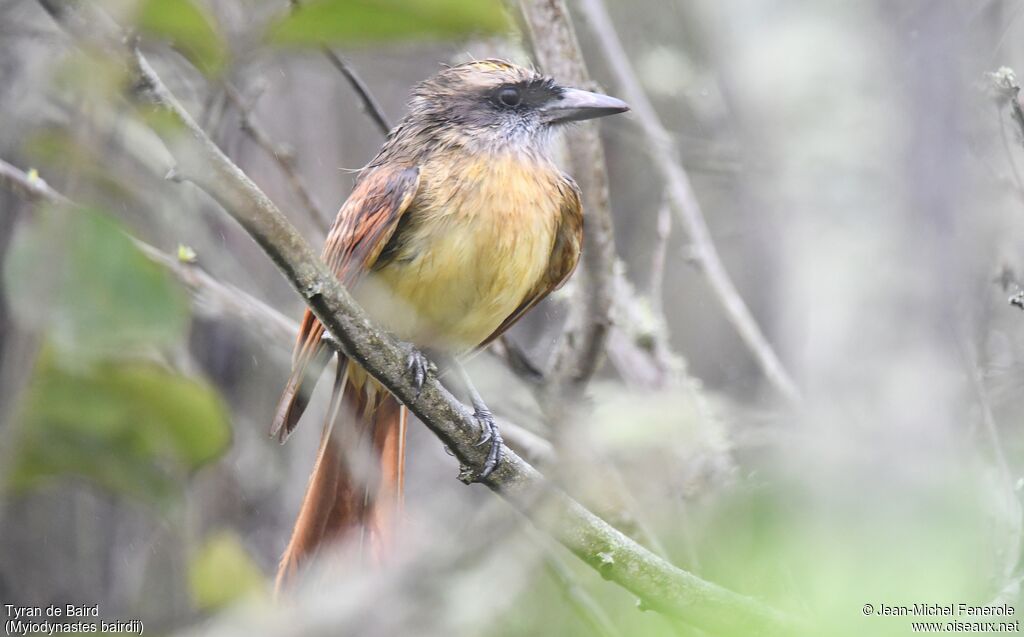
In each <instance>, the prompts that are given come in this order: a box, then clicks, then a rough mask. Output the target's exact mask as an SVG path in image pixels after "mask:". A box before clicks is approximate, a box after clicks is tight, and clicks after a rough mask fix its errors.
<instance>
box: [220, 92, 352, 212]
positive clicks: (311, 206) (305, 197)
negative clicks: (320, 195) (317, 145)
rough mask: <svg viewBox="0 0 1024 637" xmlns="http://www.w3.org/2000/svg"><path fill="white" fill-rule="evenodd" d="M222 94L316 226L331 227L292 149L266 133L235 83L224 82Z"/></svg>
mask: <svg viewBox="0 0 1024 637" xmlns="http://www.w3.org/2000/svg"><path fill="white" fill-rule="evenodd" d="M224 94H225V95H226V96H227V98H228V101H229V102H231V103H232V104H233V105H234V107H235V108H236V109H237V110H238V118H239V122H240V124H241V127H242V132H244V133H245V134H246V135H248V136H249V138H250V139H251V140H253V141H254V142H255V143H256V145H257V146H259V147H260V148H262V149H263V151H264V152H266V153H267V155H269V156H270V157H271V159H273V160H274V163H276V164H277V166H278V168H280V169H281V172H282V173H283V174H284V176H285V178H286V179H287V180H288V185H289V186H291V189H292V192H293V193H295V196H296V197H297V198H298V200H299V202H300V203H301V204H302V207H303V208H305V210H306V214H308V215H309V217H310V219H312V221H313V222H314V223H315V224H316V225H317V227H318V228H320V229H321V230H323V231H325V232H326V231H327V229H328V228H330V226H331V222H332V221H333V219H331V218H330V217H328V216H327V214H325V213H324V209H323V208H321V207H320V205H319V204H318V203H317V201H316V198H315V197H314V196H313V193H312V192H310V190H309V188H308V187H307V186H306V181H305V180H304V179H303V178H302V175H301V174H299V171H298V170H297V169H296V168H295V155H294V153H293V152H292V151H291V150H289V149H286V148H282V147H281V145H279V144H276V143H274V140H272V139H271V138H270V135H268V134H267V132H266V131H265V130H264V129H263V127H262V126H260V124H259V122H258V121H257V120H256V117H255V115H253V113H252V108H251V107H250V106H249V105H248V104H246V103H245V100H244V99H243V98H242V96H241V95H240V94H239V93H238V91H237V90H236V89H235V87H233V86H231V85H230V84H224Z"/></svg>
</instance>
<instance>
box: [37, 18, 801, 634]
mask: <svg viewBox="0 0 1024 637" xmlns="http://www.w3.org/2000/svg"><path fill="white" fill-rule="evenodd" d="M40 3H41V4H43V6H44V8H46V9H47V10H48V11H49V12H50V14H51V15H53V16H54V18H55V19H56V20H57V21H58V22H63V20H65V19H68V15H67V14H69V13H76V12H77V10H78V9H79V8H80V7H83V6H90V7H91V5H88V3H77V2H67V3H65V2H61V1H59V0H40ZM90 10H91V11H95V9H94V8H91V9H90ZM79 15H81V14H79ZM88 15H89V14H85V18H86V20H85V22H86V24H87V26H89V27H90V29H89V32H90V33H92V34H93V35H94V37H101V38H104V39H107V40H108V41H113V42H124V41H125V40H124V37H123V33H121V32H120V29H116V30H115V31H113V32H109V33H107V32H101V31H100V29H101V28H102V27H103V26H104V25H101V24H89V21H88ZM133 53H134V54H133V56H132V58H131V60H130V64H131V70H132V72H133V75H134V76H135V79H136V84H137V86H138V87H139V89H140V90H138V91H137V92H136V95H137V97H138V98H139V99H142V100H144V101H145V102H146V103H148V104H150V105H151V106H153V107H155V108H157V109H159V110H161V111H162V112H164V113H165V114H167V115H169V116H171V117H172V118H174V119H175V120H176V121H177V122H178V123H179V124H180V125H181V126H182V127H183V128H184V130H185V131H187V136H183V135H180V134H177V133H176V132H174V131H170V130H167V129H164V128H161V129H159V130H154V132H156V133H157V134H158V135H160V136H161V137H162V138H163V139H164V141H165V143H166V144H167V145H168V147H169V149H168V150H169V151H170V152H171V154H172V155H173V156H174V158H175V159H176V160H177V162H178V167H179V171H178V172H179V174H180V175H181V176H182V177H184V178H186V179H188V180H190V181H192V182H193V183H195V184H196V185H198V186H199V187H200V188H202V189H203V190H205V191H206V192H207V193H208V194H209V195H210V196H211V197H212V198H213V199H214V200H216V201H217V202H218V203H219V204H220V205H221V206H222V207H223V208H224V210H225V211H226V212H228V214H230V215H231V216H232V217H233V218H234V219H235V220H236V221H237V222H238V223H239V224H240V225H241V226H242V227H243V228H244V229H245V230H246V232H248V233H249V235H250V236H251V237H252V238H253V239H254V240H255V241H256V242H257V243H258V244H259V245H260V247H261V248H263V250H264V251H265V252H266V254H267V255H268V256H269V257H270V258H271V259H272V260H273V261H274V263H275V264H277V266H278V268H279V269H280V270H281V272H282V274H284V276H285V277H286V278H287V279H288V281H289V283H291V285H292V286H293V287H294V289H295V290H296V291H297V292H298V293H299V294H300V295H301V296H302V298H303V299H304V300H305V302H306V303H307V304H308V306H309V307H310V309H311V310H312V312H313V313H314V314H315V316H316V317H317V318H318V319H319V320H320V321H321V322H322V323H323V324H324V325H325V327H326V328H327V329H328V331H330V333H331V334H332V335H333V336H334V338H335V339H336V341H337V344H338V345H340V349H341V351H343V352H344V353H345V355H346V356H348V357H349V358H350V360H353V361H355V362H357V363H358V364H359V365H361V366H362V367H363V368H364V369H365V370H366V371H367V372H368V373H369V374H370V375H371V376H372V377H373V378H375V379H376V380H378V381H379V382H381V383H382V384H383V385H384V386H385V387H386V388H387V389H388V390H389V391H390V392H391V393H392V394H393V395H395V396H396V397H397V398H398V399H399V400H401V401H402V402H403V403H404V404H405V405H406V406H407V407H409V409H410V410H411V411H412V412H413V413H414V414H415V415H416V416H417V417H418V418H419V419H420V420H421V421H422V422H423V423H424V424H425V425H426V426H427V427H428V428H429V429H431V431H433V432H434V433H435V435H437V436H438V438H440V439H441V441H442V442H443V443H444V444H446V445H447V446H448V447H449V448H450V449H451V450H452V452H453V453H454V455H455V456H456V457H457V458H458V459H459V461H460V462H461V463H462V464H463V465H464V467H479V466H482V465H483V462H484V460H485V459H486V454H487V449H486V448H483V447H480V446H477V440H478V438H479V425H478V424H477V422H476V419H475V418H474V416H473V414H472V413H471V412H470V410H469V409H468V408H466V407H465V406H464V405H462V404H461V403H459V402H458V401H457V400H455V398H454V397H453V396H452V395H451V393H449V392H448V391H447V390H446V389H445V388H444V387H443V386H442V385H441V384H440V383H439V382H437V379H436V378H435V377H434V376H433V375H430V376H428V378H427V379H426V382H425V383H424V384H423V386H422V388H421V389H418V388H417V387H416V386H415V385H414V383H413V381H412V379H411V378H409V374H408V373H407V372H406V363H405V361H406V357H407V350H406V349H405V348H403V347H401V346H400V345H399V344H398V343H397V342H396V341H395V340H394V339H393V338H392V337H390V336H389V335H388V334H386V333H385V332H383V331H382V330H380V329H379V328H377V327H376V326H374V325H373V324H372V323H371V321H370V319H369V317H367V315H366V314H365V312H364V311H363V310H362V309H361V308H360V307H359V306H358V305H357V304H356V303H355V301H354V300H353V299H352V297H351V296H350V294H349V293H348V291H347V290H346V289H345V288H344V286H342V284H341V282H340V281H339V280H338V279H337V278H336V277H335V276H334V274H333V272H332V271H331V270H330V269H329V268H328V267H327V266H326V265H325V264H324V263H323V262H322V261H321V260H320V259H319V258H318V257H317V256H316V254H315V253H314V252H313V251H312V249H310V247H309V246H308V245H307V244H306V242H305V240H304V239H303V238H302V236H301V235H300V234H299V233H298V232H297V231H296V230H295V228H294V226H292V225H291V224H290V223H289V222H288V220H287V218H285V216H284V215H283V214H281V212H280V210H278V209H277V207H276V206H275V205H274V204H273V202H271V201H270V199H269V198H268V197H267V196H266V195H265V194H264V193H263V192H262V191H261V190H260V189H259V187H258V186H256V184H255V183H253V182H252V180H251V179H249V177H248V176H247V175H246V174H245V173H244V172H243V171H242V170H241V169H240V168H238V166H236V165H235V164H234V163H232V162H231V160H230V159H228V157H227V156H226V155H225V154H224V153H223V152H222V151H221V150H220V149H219V148H218V147H217V146H216V145H215V144H214V143H213V142H212V141H211V140H210V138H209V137H208V136H207V135H206V134H205V133H204V132H203V131H202V130H201V129H200V128H199V126H198V125H197V124H196V123H195V120H194V119H193V118H192V116H191V115H190V114H189V113H188V112H187V111H186V110H185V109H184V107H183V106H182V105H181V103H180V102H179V101H178V100H177V99H176V98H175V97H174V96H173V95H172V94H171V93H170V91H169V90H168V89H167V87H166V86H165V85H164V83H163V81H162V80H161V79H160V77H159V76H158V75H157V74H156V72H155V71H154V70H153V68H152V66H150V64H149V62H148V61H147V60H146V58H145V57H144V56H143V55H142V54H141V53H139V52H138V51H137V50H135V51H134V52H133ZM188 142H191V143H188ZM473 471H474V470H472V469H470V470H468V471H464V475H467V476H468V475H473ZM483 484H485V485H486V486H487V487H489V488H490V489H492V490H493V491H495V492H496V493H498V494H500V495H502V496H503V497H505V498H506V499H508V500H509V502H510V503H512V504H513V505H514V506H516V507H517V508H518V509H519V510H521V511H523V512H524V513H525V514H526V515H530V516H531V519H533V520H534V522H535V523H536V524H537V525H538V527H539V528H541V529H543V530H544V531H545V532H547V533H549V534H551V535H552V537H553V538H555V539H556V540H557V541H559V542H561V543H562V544H563V545H565V546H566V547H567V548H568V549H569V550H570V551H572V552H573V553H575V554H576V555H577V556H578V557H579V558H581V559H583V560H584V561H585V562H586V563H587V564H589V565H590V566H592V567H593V568H595V569H597V570H599V571H600V572H601V574H602V575H603V576H604V577H605V578H607V579H609V580H610V581H613V582H616V583H618V584H619V585H620V586H623V587H624V588H626V589H627V590H629V591H631V592H632V593H633V594H635V595H637V596H638V597H640V598H641V599H642V600H644V605H645V607H647V608H650V609H652V610H657V611H660V612H664V613H666V614H670V615H673V616H676V617H679V618H681V619H684V620H685V621H687V622H689V623H691V624H693V625H696V626H699V627H707V628H709V629H712V630H718V631H724V632H730V631H731V632H736V631H746V632H747V634H792V633H793V631H794V627H793V622H792V620H791V619H789V618H787V617H786V616H785V615H782V614H781V613H779V612H778V611H776V610H774V609H771V608H769V607H766V606H764V605H762V604H761V603H759V602H757V601H755V600H753V599H751V598H748V597H745V596H742V595H738V594H736V593H733V592H731V591H728V590H726V589H723V588H721V587H720V586H717V585H715V584H711V583H709V582H705V581H703V580H701V579H700V578H698V577H696V576H694V575H692V574H690V573H687V572H686V571H683V570H681V569H678V568H676V567H674V566H672V565H671V564H669V563H668V562H666V561H665V560H663V559H661V558H659V557H657V556H655V555H654V554H652V553H651V552H650V551H648V550H647V549H645V548H643V547H642V546H640V545H638V544H636V543H635V542H633V541H632V540H631V539H629V538H628V537H626V536H625V535H624V534H622V533H621V532H619V531H617V530H616V529H614V528H613V527H611V526H610V525H608V524H607V523H606V522H604V521H603V520H601V519H600V518H598V517H597V516H595V515H594V514H593V513H591V512H590V511H588V510H587V509H586V508H584V507H583V506H582V505H580V504H579V503H578V502H576V501H575V500H573V499H572V498H571V497H569V496H568V495H567V494H565V493H564V492H563V491H561V490H559V489H557V488H556V487H554V486H553V485H551V484H550V483H549V482H548V481H547V480H546V479H545V478H544V477H543V476H542V475H541V474H540V473H539V472H538V471H537V470H536V469H534V468H533V467H532V466H531V465H529V464H528V463H526V462H525V461H524V460H523V459H522V458H520V457H519V456H518V455H516V454H515V453H514V452H513V451H511V450H507V451H506V453H505V457H504V459H503V460H502V462H501V464H500V465H499V466H498V468H497V469H496V470H495V471H494V472H493V473H492V474H491V475H490V476H488V477H487V478H485V479H484V480H483Z"/></svg>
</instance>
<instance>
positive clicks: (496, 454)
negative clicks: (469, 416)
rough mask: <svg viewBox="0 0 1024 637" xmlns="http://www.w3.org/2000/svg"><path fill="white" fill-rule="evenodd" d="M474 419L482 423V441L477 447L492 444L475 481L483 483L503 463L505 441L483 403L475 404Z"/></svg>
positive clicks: (492, 416) (478, 442)
mask: <svg viewBox="0 0 1024 637" xmlns="http://www.w3.org/2000/svg"><path fill="white" fill-rule="evenodd" d="M473 417H474V418H476V421H477V422H478V423H480V440H478V441H477V443H476V444H477V446H480V445H484V444H487V443H488V442H490V443H491V444H490V447H489V448H488V450H487V459H486V460H485V461H484V465H483V466H482V467H481V468H480V472H479V473H478V474H477V475H476V477H475V479H474V481H475V482H481V481H483V480H484V479H486V478H487V476H489V475H491V473H492V472H494V470H495V469H496V468H497V466H498V463H499V462H501V450H502V445H503V443H504V441H503V440H502V438H501V431H499V430H498V423H497V422H495V420H494V414H492V413H491V410H490V409H488V408H487V405H485V404H484V403H483V401H474V402H473Z"/></svg>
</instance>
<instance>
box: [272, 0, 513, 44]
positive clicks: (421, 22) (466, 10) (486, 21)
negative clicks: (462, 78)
mask: <svg viewBox="0 0 1024 637" xmlns="http://www.w3.org/2000/svg"><path fill="white" fill-rule="evenodd" d="M507 27H508V23H507V18H506V15H505V11H504V9H503V8H502V4H501V2H499V1H498V0H320V1H318V2H311V3H309V5H308V6H305V5H303V6H302V7H301V8H300V9H299V10H297V11H295V12H294V13H293V14H292V15H290V16H288V17H286V18H284V19H283V20H282V21H281V22H279V23H277V24H276V25H274V26H273V28H272V29H271V31H270V40H271V41H272V42H274V43H277V44H290V45H307V44H319V43H328V42H334V43H344V44H357V43H369V42H378V41H387V40H443V39H453V38H462V37H467V36H471V35H487V34H494V33H501V32H503V31H505V30H506V29H507Z"/></svg>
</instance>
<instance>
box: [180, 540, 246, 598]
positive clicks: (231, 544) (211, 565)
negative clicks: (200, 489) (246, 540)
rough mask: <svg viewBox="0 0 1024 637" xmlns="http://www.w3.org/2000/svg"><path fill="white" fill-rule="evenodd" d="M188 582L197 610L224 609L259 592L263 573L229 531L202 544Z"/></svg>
mask: <svg viewBox="0 0 1024 637" xmlns="http://www.w3.org/2000/svg"><path fill="white" fill-rule="evenodd" d="M188 580H189V586H190V588H191V589H192V599H193V601H195V604H196V606H197V607H198V608H199V609H200V610H212V609H217V608H221V607H223V606H227V605H228V604H230V603H231V602H234V601H237V600H239V599H241V598H243V597H246V596H248V595H251V594H253V593H256V592H258V591H260V590H261V589H262V588H263V573H262V572H261V571H260V569H259V567H257V566H256V564H255V563H254V562H253V560H252V557H250V556H249V553H248V552H247V551H246V550H245V547H244V546H242V543H241V541H239V539H238V536H237V535H235V534H234V533H231V532H229V531H222V532H220V533H217V534H215V535H213V536H211V537H210V538H208V539H207V540H206V542H205V543H204V544H203V546H202V548H201V549H200V550H199V551H198V552H197V553H196V555H195V556H194V557H193V558H192V561H191V563H190V564H189V569H188Z"/></svg>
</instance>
